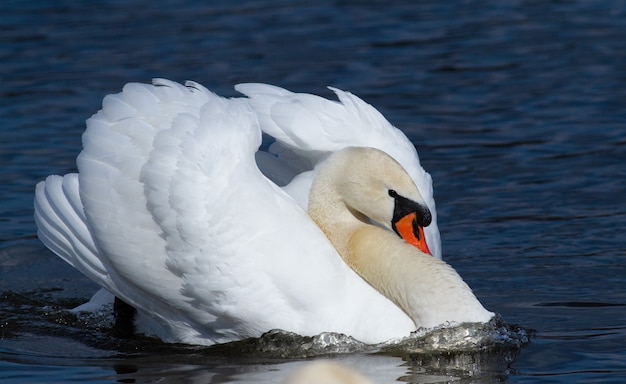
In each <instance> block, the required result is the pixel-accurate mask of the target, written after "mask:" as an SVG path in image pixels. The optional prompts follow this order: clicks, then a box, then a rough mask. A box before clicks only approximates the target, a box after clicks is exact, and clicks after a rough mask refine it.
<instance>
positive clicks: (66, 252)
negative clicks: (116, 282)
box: [35, 173, 108, 284]
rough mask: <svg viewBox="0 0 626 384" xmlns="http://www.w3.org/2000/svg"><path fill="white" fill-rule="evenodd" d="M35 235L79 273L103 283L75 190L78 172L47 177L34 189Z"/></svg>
mask: <svg viewBox="0 0 626 384" xmlns="http://www.w3.org/2000/svg"><path fill="white" fill-rule="evenodd" d="M35 222H36V224H37V228H38V230H37V236H38V237H39V239H40V240H41V241H42V242H43V243H44V245H46V247H48V248H49V249H50V250H51V251H52V252H54V253H55V254H57V255H58V256H59V257H61V258H62V259H63V260H65V261H66V262H67V263H69V264H70V265H72V266H73V267H74V268H76V269H78V270H79V271H80V272H82V273H83V274H85V275H86V276H88V277H89V278H91V279H92V280H95V281H96V282H99V283H101V284H102V283H103V280H105V279H106V276H107V275H108V274H107V272H106V267H105V266H104V265H103V264H102V261H101V260H100V259H99V258H98V250H97V247H96V245H95V243H94V240H93V238H92V236H91V233H90V232H89V228H88V226H87V221H86V218H85V214H84V212H83V205H82V203H81V200H80V195H79V192H78V175H77V174H75V173H73V174H68V175H65V176H63V177H61V176H56V175H53V176H48V178H47V179H46V180H45V181H42V182H40V183H38V184H37V187H36V190H35Z"/></svg>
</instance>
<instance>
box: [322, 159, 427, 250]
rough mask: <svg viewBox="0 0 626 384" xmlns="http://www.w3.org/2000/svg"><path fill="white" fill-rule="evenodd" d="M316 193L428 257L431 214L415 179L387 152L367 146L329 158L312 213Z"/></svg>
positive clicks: (324, 167)
mask: <svg viewBox="0 0 626 384" xmlns="http://www.w3.org/2000/svg"><path fill="white" fill-rule="evenodd" d="M320 189H321V190H322V191H323V192H322V193H323V194H324V195H325V199H328V200H335V201H336V202H337V203H339V204H341V205H344V206H345V208H346V209H347V211H348V212H349V214H350V215H351V216H353V217H355V218H356V219H358V220H360V221H362V222H369V221H373V222H376V223H377V224H379V225H382V226H384V227H386V228H387V229H389V230H392V231H394V232H395V233H397V234H398V235H399V236H400V237H402V238H403V239H404V240H405V241H406V242H407V243H409V244H411V245H413V246H415V247H417V248H418V249H420V250H421V251H422V252H424V253H426V254H431V252H430V250H429V249H428V245H427V243H426V237H425V235H424V227H427V226H428V225H429V224H430V222H431V220H432V216H431V213H430V210H429V209H428V207H427V205H426V203H425V201H424V199H423V198H422V196H421V195H420V193H419V191H418V189H417V186H416V185H415V183H414V182H413V179H411V177H410V176H409V174H408V173H407V172H406V171H405V170H404V168H403V167H402V166H401V165H400V163H398V162H397V161H396V160H394V159H393V158H392V157H391V156H389V155H388V154H387V153H385V152H383V151H381V150H378V149H375V148H367V147H350V148H346V149H343V150H341V151H338V152H335V153H333V154H332V155H331V156H330V157H329V158H328V160H327V161H326V162H325V165H324V166H323V167H322V168H321V169H320V170H319V172H318V174H317V176H316V180H315V181H314V183H313V187H312V189H311V198H310V208H311V204H313V207H312V208H313V209H315V207H316V205H317V203H318V202H316V201H315V200H319V199H316V196H315V195H316V192H315V191H319V190H320ZM368 219H369V220H368Z"/></svg>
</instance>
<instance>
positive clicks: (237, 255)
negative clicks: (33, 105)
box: [35, 80, 493, 345]
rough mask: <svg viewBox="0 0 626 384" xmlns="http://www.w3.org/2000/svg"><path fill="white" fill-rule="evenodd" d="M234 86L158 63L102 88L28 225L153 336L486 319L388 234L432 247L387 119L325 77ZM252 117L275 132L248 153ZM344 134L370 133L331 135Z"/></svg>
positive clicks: (397, 328)
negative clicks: (138, 78)
mask: <svg viewBox="0 0 626 384" xmlns="http://www.w3.org/2000/svg"><path fill="white" fill-rule="evenodd" d="M237 89H238V90H240V91H241V92H243V93H244V94H246V95H247V96H248V98H235V99H225V98H221V97H219V96H217V95H215V94H213V93H211V92H210V91H208V90H207V89H205V88H204V87H202V86H201V85H199V84H197V83H192V82H188V83H187V84H186V86H182V85H180V84H177V83H174V82H170V81H167V80H155V81H154V85H145V84H127V85H126V86H125V87H124V89H123V91H122V92H121V93H120V94H117V95H109V96H107V97H105V99H104V100H103V109H102V110H101V111H99V112H98V113H96V114H95V115H94V116H92V117H91V118H90V119H89V120H88V121H87V130H86V131H85V133H84V135H83V147H84V148H83V151H82V152H81V154H80V155H79V156H78V158H77V166H78V170H79V172H78V173H72V174H68V175H65V176H49V177H48V178H47V179H46V180H45V181H44V182H41V183H39V184H38V185H37V188H36V194H35V220H36V223H37V226H38V236H39V238H40V239H41V240H42V242H43V243H44V244H45V245H46V246H47V247H48V248H49V249H51V250H52V251H53V252H54V253H56V254H57V255H58V256H60V257H61V258H62V259H64V260H65V261H67V262H68V263H69V264H71V265H72V266H74V267H75V268H76V269H78V270H79V271H80V272H82V273H83V274H85V275H86V276H88V277H89V278H90V279H91V280H93V281H94V282H96V283H97V284H98V285H100V286H101V287H103V288H105V289H106V290H108V291H109V292H111V293H112V294H114V295H115V296H117V297H119V298H121V299H122V300H124V301H125V302H126V303H128V304H129V305H131V306H132V307H134V308H136V309H137V318H136V320H135V325H136V330H137V331H138V332H141V333H145V334H148V335H154V336H157V337H159V338H161V339H162V340H163V341H165V342H181V343H189V344H202V345H211V344H215V343H223V342H229V341H234V340H239V339H242V338H246V337H257V336H260V335H261V334H262V333H264V332H266V331H268V330H270V329H284V330H288V331H292V332H296V333H298V334H301V335H314V334H319V333H321V332H325V331H335V332H341V333H345V334H348V335H351V336H353V337H354V338H356V339H358V340H360V341H363V342H365V343H378V342H382V341H386V340H389V339H392V338H399V337H403V336H406V335H408V334H409V333H410V332H411V331H414V330H415V329H416V327H420V326H425V327H432V326H436V325H439V324H441V323H444V322H446V321H451V322H463V321H476V322H484V321H488V320H489V318H490V317H491V316H492V315H493V314H492V313H491V312H488V311H487V310H485V309H484V308H483V307H482V305H481V304H480V303H479V302H478V300H477V299H476V298H475V297H474V295H473V294H472V293H471V290H470V289H469V288H468V287H467V285H466V284H465V283H464V282H463V280H462V279H461V278H460V277H459V276H458V274H456V272H455V271H454V270H453V269H452V268H451V267H449V266H448V265H447V264H446V263H444V262H442V261H440V260H439V259H438V258H437V257H431V256H429V255H426V254H424V253H423V252H422V251H420V250H418V248H417V247H413V246H411V245H408V244H407V243H405V242H404V241H403V240H402V239H401V238H400V237H398V236H397V235H396V234H395V233H393V231H395V232H397V233H398V234H401V235H403V236H404V237H406V239H407V241H408V242H414V243H415V244H414V245H416V246H419V247H421V249H423V250H430V251H431V253H433V255H435V256H439V254H440V247H439V238H438V231H436V226H435V223H434V221H435V211H434V202H433V201H432V187H431V184H430V177H429V176H428V174H426V173H425V172H424V171H423V169H422V168H421V166H420V165H419V160H418V158H417V153H416V152H415V149H414V147H413V146H412V145H411V144H410V142H409V141H408V140H407V139H406V137H405V136H404V135H403V134H402V133H401V132H400V131H399V130H397V129H396V128H394V127H393V126H391V125H390V124H389V123H388V122H387V121H386V120H385V119H384V118H383V117H382V115H380V114H379V113H378V112H377V111H376V110H375V109H374V108H372V107H371V106H369V105H368V104H366V103H364V102H363V101H362V100H360V99H358V98H357V97H355V96H353V95H351V94H349V93H345V92H342V91H339V90H335V92H336V93H337V94H338V96H339V98H340V102H332V101H328V100H326V99H323V98H320V97H317V96H312V95H305V94H293V93H290V92H288V91H286V90H283V89H281V88H277V87H272V86H267V85H262V84H247V85H240V86H238V87H237ZM301 118H305V120H300V119H301ZM300 124H302V125H303V126H304V128H306V129H305V130H300V128H299V127H298V125H300ZM359 126H362V128H359ZM359 129H360V130H361V131H362V133H363V134H362V135H361V136H359V135H356V133H358V132H359ZM262 130H263V132H265V133H267V134H271V135H273V136H274V137H275V138H276V140H277V141H276V143H275V144H273V147H270V152H271V153H264V154H263V153H261V154H260V155H259V154H256V155H255V152H257V150H258V149H259V146H260V144H261V132H262ZM355 135H356V137H355ZM376 140H378V141H377V142H376V143H373V144H372V145H368V143H370V142H373V141H376ZM352 146H360V147H368V146H369V147H378V148H380V150H375V149H363V148H348V149H345V150H343V148H347V147H352ZM381 150H382V151H381ZM331 153H332V155H331V156H329V154H331ZM389 155H391V156H393V158H394V159H395V160H394V159H392V158H391V157H390V156H389ZM255 156H256V157H255ZM353 156H356V158H354V157H353ZM401 164H402V165H401ZM259 168H261V169H262V171H263V173H262V172H260V170H259ZM407 172H408V173H407ZM266 175H267V176H266ZM270 178H272V180H278V179H282V181H281V182H279V184H281V185H284V188H280V187H279V186H278V185H277V184H276V183H275V182H273V181H272V180H270ZM314 178H315V181H313V180H314ZM347 180H352V182H348V181H347ZM312 183H313V186H312V187H311V184H312ZM416 184H417V186H416ZM418 187H419V188H421V189H420V190H418ZM309 189H311V198H310V201H309V204H310V207H309V210H310V212H311V216H309V215H308V214H307V213H306V211H305V210H304V209H302V206H306V205H307V203H306V202H303V201H302V195H303V193H304V192H306V191H308V190H309ZM424 196H426V197H424ZM344 198H345V203H343V202H344V200H343V199H344ZM342 204H344V205H343V206H342ZM402 206H403V207H409V211H410V212H409V211H402V210H400V208H399V207H402ZM394 212H395V214H396V215H395V216H394ZM407 213H411V216H409V217H410V218H409V219H405V220H401V219H402V217H401V216H404V215H406V214H407ZM429 215H430V216H429ZM366 216H367V217H368V218H369V219H371V220H372V221H374V222H376V223H377V224H378V225H379V226H375V225H371V224H370V223H369V221H367V220H366V219H365V217H366ZM311 217H312V218H314V220H315V222H317V224H318V225H319V227H318V225H316V224H315V223H314V221H313V220H311ZM429 221H432V222H433V223H432V224H431V225H430V226H427V225H428V224H429ZM414 222H417V223H418V224H421V225H416V226H415V227H413V226H414V224H413V223H414ZM381 226H382V227H385V228H387V229H390V230H387V229H383V228H381ZM424 226H427V227H426V231H427V232H426V234H425V238H426V242H427V243H428V245H425V244H424V241H423V240H424V236H423V233H422V232H420V231H422V230H423V228H422V227H424ZM432 227H434V228H435V232H432V231H431V232H428V229H429V228H432ZM320 228H321V229H320ZM322 231H324V232H322ZM324 233H326V235H328V238H327V237H326V236H325V235H324ZM344 235H345V236H348V237H344ZM329 239H330V242H329V241H328V240H329ZM418 240H419V241H418ZM331 242H332V244H331ZM338 253H339V254H340V255H341V256H342V257H343V259H342V257H340V256H339V255H338ZM344 259H345V262H344V261H343V260H344ZM348 265H350V266H351V267H352V268H354V270H353V269H351V268H350V267H348ZM355 271H356V273H355ZM381 293H382V294H381Z"/></svg>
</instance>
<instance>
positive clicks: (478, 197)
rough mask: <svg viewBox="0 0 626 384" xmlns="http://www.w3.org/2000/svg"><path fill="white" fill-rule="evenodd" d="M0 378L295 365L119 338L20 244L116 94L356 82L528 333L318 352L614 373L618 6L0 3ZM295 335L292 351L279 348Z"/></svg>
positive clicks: (419, 364)
mask: <svg viewBox="0 0 626 384" xmlns="http://www.w3.org/2000/svg"><path fill="white" fill-rule="evenodd" d="M0 10H1V12H0V76H1V79H2V86H0V164H1V167H0V185H1V187H0V213H1V215H0V295H1V296H0V298H1V300H0V381H1V382H3V383H4V382H15V383H27V382H28V383H31V382H72V381H73V382H82V381H91V382H102V383H110V382H177V383H178V382H210V383H240V382H241V383H243V382H258V383H276V382H281V381H282V380H283V379H284V378H285V377H286V375H287V374H288V373H289V372H291V371H293V370H294V369H296V368H297V367H298V366H301V365H302V364H304V363H305V361H303V360H302V359H299V358H295V357H294V356H286V357H285V356H283V357H276V356H273V357H263V356H261V357H259V356H254V354H250V353H248V352H247V349H246V348H241V349H239V350H237V349H229V350H206V349H201V348H195V347H180V346H170V345H164V344H162V343H159V342H156V341H153V340H145V339H135V340H123V339H117V338H115V337H113V336H111V334H110V330H109V329H108V328H107V327H106V324H103V323H99V322H98V321H100V320H94V319H91V320H90V319H88V318H77V317H74V316H72V315H69V314H68V313H67V312H66V311H65V309H67V308H71V307H73V306H76V305H78V304H80V303H82V302H84V301H85V300H86V299H87V298H88V297H89V296H90V295H91V294H92V293H93V292H94V291H95V289H96V287H95V286H93V285H92V284H91V283H89V282H88V281H87V280H86V279H85V278H83V277H81V276H80V275H79V274H78V273H77V272H75V271H73V270H72V269H71V268H70V267H69V266H67V265H65V264H64V263H63V262H62V261H60V260H59V259H57V258H56V257H55V256H54V255H52V254H51V253H50V252H49V251H47V250H46V249H45V248H44V247H43V246H42V245H41V244H40V243H39V242H38V240H37V239H36V237H35V225H34V222H33V219H32V213H33V209H32V199H33V188H34V185H35V183H36V182H37V181H39V180H42V179H43V178H44V177H45V176H46V175H48V174H53V173H54V174H64V173H67V172H71V171H74V170H75V162H74V159H75V157H76V155H77V154H78V152H79V151H80V135H81V132H82V131H83V129H84V120H85V119H86V118H88V117H89V116H90V115H91V114H93V113H94V112H95V111H97V110H98V109H99V107H100V102H101V99H102V97H103V96H104V95H105V94H107V93H114V92H118V91H119V90H120V89H121V87H122V85H123V84H125V83H127V82H130V81H143V82H146V81H150V79H151V78H153V77H165V78H170V79H173V80H177V81H184V80H187V79H192V80H195V81H198V82H200V83H202V84H204V85H206V86H207V87H209V88H211V89H213V90H215V91H217V92H218V93H221V94H224V95H234V91H233V90H232V85H233V84H236V83H238V82H246V81H257V82H268V83H274V84H277V85H281V86H284V87H286V88H289V89H292V90H295V91H302V92H311V93H317V94H322V95H324V96H330V93H329V91H328V90H326V89H325V86H326V85H333V86H336V87H339V88H342V89H346V90H350V91H352V92H353V93H355V94H357V95H359V96H361V97H362V98H364V99H365V100H366V101H368V102H370V103H371V104H373V105H374V106H376V107H377V108H378V109H379V110H380V111H381V112H383V114H385V116H386V117H387V118H388V119H389V120H390V121H391V122H392V123H393V124H394V125H396V126H398V127H399V128H401V129H402V130H403V131H404V132H405V133H406V134H407V135H408V136H409V137H410V138H411V139H412V140H413V141H414V143H415V145H416V147H417V149H418V151H419V153H420V156H421V160H422V164H423V166H424V167H425V168H426V169H427V170H428V171H429V172H430V173H431V174H432V176H433V179H434V187H435V198H436V200H437V207H438V212H439V227H440V230H441V234H442V240H443V249H444V258H445V259H446V260H447V261H448V262H449V263H451V264H452V265H453V266H454V267H455V268H456V269H457V270H458V271H459V272H460V274H461V275H462V276H463V277H464V279H465V280H466V281H467V282H468V283H469V284H470V286H472V288H473V289H474V291H475V292H476V294H477V296H478V297H479V298H480V299H481V301H482V302H483V303H484V304H485V305H486V306H487V307H488V308H489V309H491V310H493V311H496V312H498V313H499V314H501V315H502V317H503V318H504V319H505V321H507V322H509V323H515V324H520V325H522V326H523V327H525V328H527V329H534V330H536V333H535V335H534V337H533V338H532V341H531V343H530V344H528V345H527V346H526V347H525V348H523V349H522V350H521V352H519V354H514V355H507V356H506V357H505V358H502V355H499V354H498V353H472V354H449V353H448V354H438V355H437V354H406V353H395V352H382V353H372V352H371V351H361V352H353V353H347V354H341V355H337V356H331V358H333V359H336V360H338V361H340V362H342V363H344V364H346V365H348V366H352V367H354V368H356V369H358V370H360V371H362V372H363V373H365V374H366V375H369V376H371V377H372V378H374V379H375V380H377V382H380V383H384V382H411V383H424V382H447V381H452V382H457V381H458V382H463V383H470V382H477V383H478V382H481V383H482V382H485V383H486V382H494V381H505V382H512V383H517V382H520V383H521V382H536V381H537V382H555V383H570V382H616V383H618V382H623V381H624V378H626V259H625V258H626V250H625V249H626V247H625V243H626V241H625V235H624V230H625V228H626V226H625V224H626V208H625V207H626V205H625V204H624V202H625V196H626V195H625V193H624V192H625V191H626V148H625V147H626V70H625V68H626V3H624V2H623V1H594V2H591V1H573V2H542V1H507V2H499V1H482V2H481V1H463V2H441V1H420V2H413V1H406V2H391V3H390V2H387V1H376V0H372V1H335V2H331V1H329V2H318V1H315V2H314V1H255V2H252V1H251V2H231V1H212V2H203V1H164V2H153V1H134V0H126V1H114V0H112V1H82V2H80V1H41V2H37V1H29V2H24V1H12V0H8V1H4V2H3V3H2V5H0ZM291 343H295V341H292V342H291Z"/></svg>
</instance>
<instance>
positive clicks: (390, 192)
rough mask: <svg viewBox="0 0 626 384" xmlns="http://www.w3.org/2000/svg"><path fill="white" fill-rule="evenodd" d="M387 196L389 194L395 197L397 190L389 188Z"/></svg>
mask: <svg viewBox="0 0 626 384" xmlns="http://www.w3.org/2000/svg"><path fill="white" fill-rule="evenodd" d="M389 196H391V197H393V198H394V199H395V198H396V197H398V192H396V191H395V190H393V189H390V190H389Z"/></svg>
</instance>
